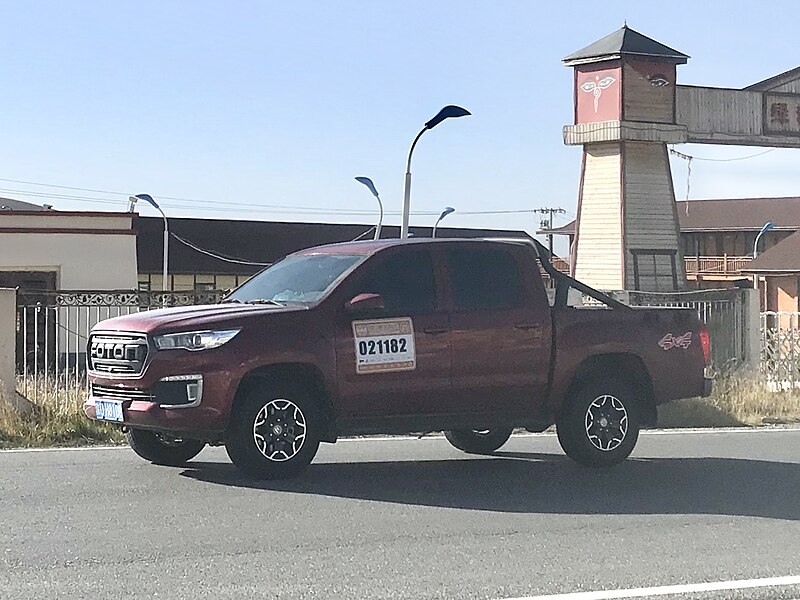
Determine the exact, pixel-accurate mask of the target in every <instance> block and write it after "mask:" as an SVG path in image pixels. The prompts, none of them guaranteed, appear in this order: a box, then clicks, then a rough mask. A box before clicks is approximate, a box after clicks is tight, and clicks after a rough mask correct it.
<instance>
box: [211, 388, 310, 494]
mask: <svg viewBox="0 0 800 600" xmlns="http://www.w3.org/2000/svg"><path fill="white" fill-rule="evenodd" d="M322 425H323V421H322V418H321V415H320V410H319V407H318V403H317V402H316V401H315V400H314V399H313V398H312V395H311V394H310V393H308V392H307V391H306V390H304V389H303V388H302V387H299V386H292V385H278V384H270V383H269V382H264V383H261V384H259V385H257V386H254V387H252V388H250V389H249V390H248V391H247V392H245V394H244V396H243V397H242V398H241V402H240V403H239V404H238V406H237V408H236V410H235V411H234V414H233V415H232V418H231V424H230V427H229V430H228V435H227V440H226V442H225V449H226V450H227V452H228V456H229V457H230V459H231V461H233V464H234V465H236V466H237V467H238V468H239V469H241V470H242V471H244V472H245V473H247V474H248V475H250V476H252V477H255V478H257V479H279V478H283V477H292V476H294V475H297V474H299V473H301V472H302V471H303V470H304V469H305V468H306V467H307V466H308V465H309V463H310V462H311V461H312V460H313V459H314V456H315V455H316V453H317V449H318V448H319V442H320V438H321V435H322V429H323V427H322Z"/></svg>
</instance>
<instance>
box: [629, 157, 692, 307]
mask: <svg viewBox="0 0 800 600" xmlns="http://www.w3.org/2000/svg"><path fill="white" fill-rule="evenodd" d="M622 178H623V186H624V190H625V205H624V209H623V215H624V231H625V249H626V254H625V256H626V262H627V263H628V266H627V268H626V287H627V288H628V289H633V288H634V280H633V266H632V261H633V257H632V254H631V251H632V250H674V251H676V267H677V268H678V279H679V282H681V281H682V279H683V273H682V269H683V259H682V257H681V254H680V252H678V250H679V234H678V230H677V223H676V218H675V197H674V193H673V189H672V180H671V174H670V169H669V161H668V159H667V155H666V152H665V149H664V147H663V146H662V145H661V144H648V143H643V142H628V143H627V144H625V150H624V161H623V176H622ZM669 265H670V263H669V259H668V258H667V257H664V256H660V257H655V258H650V259H649V260H647V261H644V262H642V261H640V265H639V277H640V285H639V287H640V289H644V290H648V289H649V290H654V291H666V290H667V289H670V288H666V287H665V285H666V283H667V282H666V281H664V280H662V279H661V276H662V274H664V273H665V271H664V269H665V268H669ZM653 269H655V272H657V273H658V274H659V281H658V282H656V281H655V280H653V276H654V270H653ZM666 273H671V270H669V271H666ZM671 285H672V282H671V281H670V282H669V286H671Z"/></svg>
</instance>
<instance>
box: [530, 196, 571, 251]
mask: <svg viewBox="0 0 800 600" xmlns="http://www.w3.org/2000/svg"><path fill="white" fill-rule="evenodd" d="M533 212H535V213H539V214H542V215H548V218H547V219H546V220H543V221H542V222H541V223H540V225H541V227H547V229H548V230H550V231H552V230H553V215H563V214H566V212H567V211H565V210H564V209H563V208H537V209H535V210H534V211H533ZM547 248H548V250H550V254H551V255H552V254H553V234H552V233H548V234H547Z"/></svg>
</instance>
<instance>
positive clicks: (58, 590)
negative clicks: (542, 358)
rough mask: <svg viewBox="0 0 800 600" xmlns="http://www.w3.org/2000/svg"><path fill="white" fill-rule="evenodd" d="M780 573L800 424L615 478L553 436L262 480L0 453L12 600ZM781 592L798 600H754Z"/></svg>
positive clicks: (795, 549)
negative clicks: (564, 449)
mask: <svg viewBox="0 0 800 600" xmlns="http://www.w3.org/2000/svg"><path fill="white" fill-rule="evenodd" d="M786 575H800V430H791V431H780V432H755V433H740V432H728V433H702V434H701V433H680V434H652V433H651V434H645V435H643V437H642V438H641V439H640V442H639V446H638V447H637V450H636V452H635V453H634V457H633V458H632V459H629V460H628V461H627V462H625V463H624V464H622V465H620V466H618V467H616V468H614V469H611V470H604V471H592V470H588V469H585V468H581V467H578V466H577V465H574V464H573V463H572V462H571V461H569V460H568V459H567V458H565V457H564V456H563V455H562V454H561V452H560V450H559V448H558V444H557V441H556V439H555V437H554V436H552V435H538V436H522V437H516V438H513V439H512V440H511V441H510V442H509V443H508V444H507V445H506V446H504V447H503V449H502V450H501V451H500V453H499V454H498V455H496V456H494V457H473V456H467V455H465V454H462V453H460V452H458V451H457V450H455V449H453V448H451V447H450V446H449V445H448V444H447V442H446V441H444V440H443V439H442V438H427V439H423V440H369V441H363V440H362V441H345V442H340V443H338V444H336V445H335V446H330V445H323V447H322V450H321V452H320V454H319V455H318V457H317V459H316V461H315V462H314V464H312V466H311V467H310V468H309V470H308V471H307V473H306V475H305V476H304V477H302V478H300V479H296V480H291V481H282V482H266V483H259V482H253V481H250V480H247V479H245V478H244V477H242V476H240V475H239V473H238V471H236V470H235V469H234V467H233V466H232V465H230V464H229V463H228V461H227V457H226V455H225V453H224V450H222V449H218V448H213V449H206V450H204V451H203V452H202V453H201V454H200V455H199V456H198V457H197V458H196V459H195V461H193V462H192V463H190V464H189V465H187V466H186V467H184V468H169V467H156V466H152V465H149V464H147V463H146V462H144V461H142V460H141V459H139V458H138V457H137V456H135V455H134V454H133V453H132V452H131V451H130V450H128V449H110V450H72V451H68V450H63V451H48V452H0V598H2V599H3V600H12V599H25V600H29V599H34V598H36V599H38V598H70V599H78V598H92V599H95V598H98V599H99V598H125V599H126V600H128V599H138V598H147V599H153V598H170V599H172V598H176V599H177V598H191V599H198V598H213V599H226V598H236V599H237V600H238V599H243V598H447V599H456V598H512V597H520V596H530V595H540V594H556V593H564V592H574V591H580V590H599V589H612V588H630V587H643V586H658V585H672V584H682V583H692V582H700V581H718V580H732V579H749V578H761V577H772V576H786ZM795 592H797V595H792V594H794V593H795ZM787 594H788V595H787ZM778 595H780V596H781V597H800V589H798V588H794V589H793V590H786V589H783V590H780V592H778V591H775V590H773V591H769V590H761V591H760V592H751V593H749V594H744V595H742V596H741V597H753V598H755V597H759V598H761V597H764V598H766V597H769V598H774V597H778ZM725 597H726V598H728V597H734V594H733V593H730V594H728V595H725ZM735 597H740V596H735Z"/></svg>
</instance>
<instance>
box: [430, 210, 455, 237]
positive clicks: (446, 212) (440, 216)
mask: <svg viewBox="0 0 800 600" xmlns="http://www.w3.org/2000/svg"><path fill="white" fill-rule="evenodd" d="M454 212H456V209H455V208H453V207H452V206H447V207H445V209H444V210H443V211H442V214H440V215H439V218H438V219H436V223H435V224H434V226H433V235H431V237H434V238H435V237H436V228H437V227H439V222H440V221H441V220H442V219H444V218H445V217H446V216H447V215H449V214H450V213H454Z"/></svg>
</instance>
